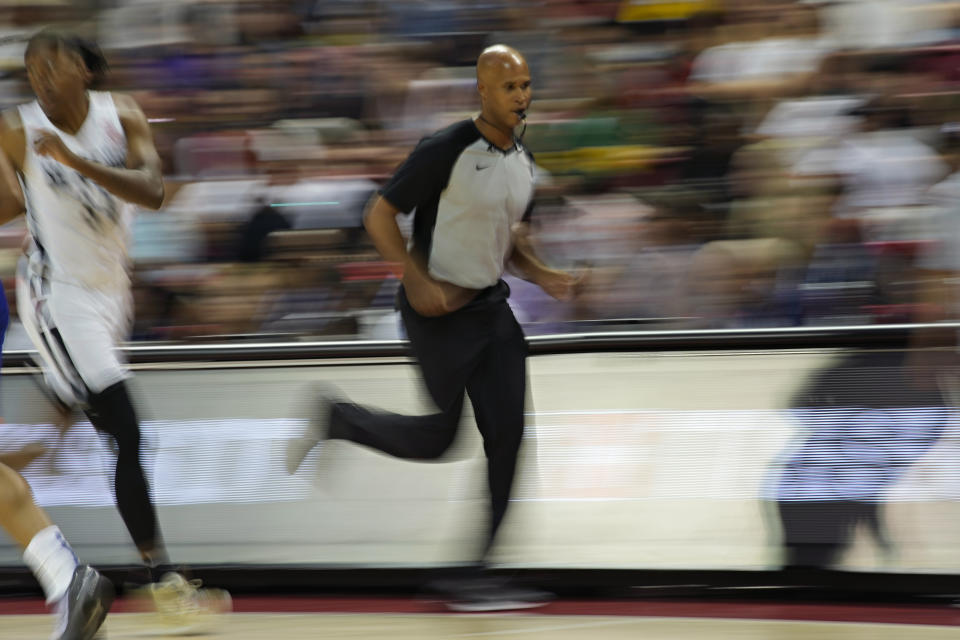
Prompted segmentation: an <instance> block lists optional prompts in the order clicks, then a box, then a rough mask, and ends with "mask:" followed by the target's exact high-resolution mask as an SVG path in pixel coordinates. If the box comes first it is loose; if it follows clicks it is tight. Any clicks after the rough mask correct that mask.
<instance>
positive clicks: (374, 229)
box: [363, 194, 452, 316]
mask: <svg viewBox="0 0 960 640" xmlns="http://www.w3.org/2000/svg"><path fill="white" fill-rule="evenodd" d="M399 213H401V211H400V209H398V208H397V207H395V206H393V205H392V204H390V202H389V201H388V200H387V199H386V198H384V197H383V196H381V195H379V194H378V195H375V196H374V197H373V199H372V200H371V203H370V205H369V206H368V208H367V212H366V214H364V217H363V226H364V227H365V228H366V230H367V233H369V234H370V238H371V239H372V240H373V244H374V245H375V246H376V247H377V251H379V252H380V255H381V256H383V258H384V259H385V260H387V261H388V262H393V263H396V264H399V265H401V266H402V269H403V273H402V274H398V275H401V276H402V278H403V288H404V290H405V292H406V294H407V300H408V301H409V302H410V306H412V307H413V308H414V310H415V311H416V312H417V313H419V314H420V315H423V316H439V315H443V314H445V313H449V312H450V311H452V309H450V308H449V307H448V305H447V296H446V295H445V294H444V291H443V287H442V286H440V284H439V283H438V282H436V281H435V280H434V279H433V278H431V277H430V275H429V273H428V272H427V266H426V265H425V264H420V263H419V262H418V261H417V260H416V259H415V257H414V256H413V255H411V254H410V252H408V251H407V245H406V241H405V240H404V238H403V234H401V233H400V226H399V225H398V224H397V215H398V214H399Z"/></svg>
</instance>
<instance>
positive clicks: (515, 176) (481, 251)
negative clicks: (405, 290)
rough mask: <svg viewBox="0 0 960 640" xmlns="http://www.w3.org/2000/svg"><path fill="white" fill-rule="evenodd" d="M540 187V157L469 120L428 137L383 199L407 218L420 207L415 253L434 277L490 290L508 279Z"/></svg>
mask: <svg viewBox="0 0 960 640" xmlns="http://www.w3.org/2000/svg"><path fill="white" fill-rule="evenodd" d="M533 183H534V162H533V156H532V155H531V154H530V152H529V151H527V150H526V149H525V148H524V147H523V145H522V144H521V143H520V141H519V140H515V141H514V145H513V146H512V147H510V148H509V149H507V150H503V149H500V148H499V147H497V146H496V145H494V144H493V143H491V142H490V141H488V140H487V139H486V138H484V137H483V135H482V134H481V133H480V130H479V129H477V125H476V124H475V123H474V121H473V120H464V121H462V122H457V123H455V124H453V125H451V126H449V127H447V128H446V129H442V130H441V131H438V132H437V133H434V134H433V135H430V136H427V137H426V138H424V139H422V140H421V141H420V143H419V144H418V145H417V147H416V148H415V149H414V150H413V152H412V153H411V154H410V156H409V157H408V158H407V159H406V161H404V163H403V164H402V165H401V166H400V168H399V169H398V170H397V172H396V173H395V174H394V176H393V178H391V179H390V181H389V182H388V183H387V184H386V186H384V187H383V189H381V190H380V195H381V196H383V198H384V199H386V201H387V202H389V203H390V204H392V205H393V206H394V207H396V208H397V209H399V210H400V211H402V212H404V213H409V212H410V211H413V210H414V209H415V210H416V213H415V215H414V219H413V238H412V248H413V249H414V250H416V251H417V252H419V253H421V254H422V255H423V256H424V257H425V258H426V259H427V265H428V268H429V271H430V275H431V276H432V277H434V278H436V279H437V280H443V281H445V282H451V283H453V284H456V285H459V286H461V287H467V288H469V289H484V288H486V287H490V286H492V285H494V284H496V283H497V281H498V280H499V279H500V276H501V275H502V274H503V271H504V268H505V266H506V261H507V259H508V258H509V257H510V252H511V251H512V250H513V244H512V240H511V228H512V227H513V225H514V224H515V223H517V222H519V221H521V220H524V219H525V218H526V217H527V216H528V214H529V210H530V204H531V202H532V198H533Z"/></svg>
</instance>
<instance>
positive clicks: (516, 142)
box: [470, 118, 523, 155]
mask: <svg viewBox="0 0 960 640" xmlns="http://www.w3.org/2000/svg"><path fill="white" fill-rule="evenodd" d="M470 122H471V123H472V124H473V128H474V129H476V130H477V135H479V136H480V139H481V140H483V141H484V142H486V143H487V151H490V152H491V153H493V152H495V151H499V152H500V153H502V154H503V155H507V154H509V153H513V152H514V151H517V152H519V151H522V150H523V143H522V142H520V138H518V137H517V136H513V145H512V146H511V147H510V148H509V149H501V148H500V147H499V146H497V145H496V144H494V143H493V142H491V141H490V139H489V138H487V136H485V135H483V131H480V127H478V126H477V122H476V120H474V119H473V118H470Z"/></svg>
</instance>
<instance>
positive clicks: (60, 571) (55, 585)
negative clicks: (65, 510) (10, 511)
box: [23, 526, 79, 604]
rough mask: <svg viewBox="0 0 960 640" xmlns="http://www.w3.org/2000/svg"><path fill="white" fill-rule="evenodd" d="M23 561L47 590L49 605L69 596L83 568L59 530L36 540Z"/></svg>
mask: <svg viewBox="0 0 960 640" xmlns="http://www.w3.org/2000/svg"><path fill="white" fill-rule="evenodd" d="M23 561H24V562H26V563H27V566H28V567H30V570H31V571H33V575H35V576H36V577H37V581H38V582H40V586H41V587H43V592H44V593H45V594H46V596H47V604H50V603H52V602H56V601H57V600H59V599H60V598H62V597H63V596H64V595H65V594H66V593H67V589H68V588H69V587H70V580H71V579H73V572H74V570H75V569H76V568H77V565H78V564H79V561H78V560H77V556H76V554H75V553H74V552H73V549H71V548H70V545H69V544H68V543H67V540H66V538H64V537H63V534H62V533H60V529H59V527H56V526H50V527H47V528H46V529H44V530H43V531H41V532H40V533H38V534H37V535H35V536H33V540H31V541H30V544H28V545H27V549H26V551H24V552H23Z"/></svg>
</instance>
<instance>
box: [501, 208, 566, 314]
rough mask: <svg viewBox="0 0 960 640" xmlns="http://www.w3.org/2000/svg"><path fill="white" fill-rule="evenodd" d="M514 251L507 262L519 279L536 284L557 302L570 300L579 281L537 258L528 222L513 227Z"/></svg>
mask: <svg viewBox="0 0 960 640" xmlns="http://www.w3.org/2000/svg"><path fill="white" fill-rule="evenodd" d="M512 236H513V251H512V252H511V253H510V259H509V260H508V261H507V264H508V266H509V267H510V270H511V271H512V272H513V273H515V274H516V275H518V276H519V277H521V278H523V279H524V280H527V281H529V282H532V283H534V284H535V285H537V286H538V287H540V288H541V289H543V290H544V291H545V292H547V293H548V294H550V295H551V296H553V297H554V298H556V299H557V300H569V299H570V298H572V297H573V294H574V290H575V289H576V288H577V285H578V284H579V280H578V279H577V278H576V277H575V276H573V275H572V274H569V273H567V272H566V271H560V270H559V269H552V268H550V267H548V266H547V265H546V264H544V262H543V261H542V260H541V259H540V258H539V257H538V256H537V252H536V249H535V248H534V245H533V241H532V240H531V239H530V227H529V225H528V224H527V223H526V222H518V223H517V224H515V225H513V229H512Z"/></svg>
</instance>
